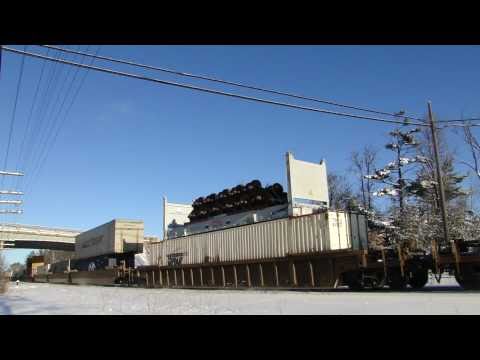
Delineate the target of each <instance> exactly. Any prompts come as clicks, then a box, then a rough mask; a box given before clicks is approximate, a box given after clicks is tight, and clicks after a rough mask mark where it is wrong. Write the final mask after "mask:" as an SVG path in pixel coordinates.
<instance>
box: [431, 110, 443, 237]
mask: <svg viewBox="0 0 480 360" xmlns="http://www.w3.org/2000/svg"><path fill="white" fill-rule="evenodd" d="M428 118H429V120H430V130H431V131H432V145H433V155H434V159H435V166H436V170H437V182H438V190H439V193H440V194H439V195H440V208H441V211H442V221H443V236H444V241H445V244H448V225H447V208H446V204H445V191H444V188H443V180H442V170H441V167H440V155H439V153H438V143H437V128H436V127H435V120H434V118H433V114H432V103H431V102H430V101H429V102H428Z"/></svg>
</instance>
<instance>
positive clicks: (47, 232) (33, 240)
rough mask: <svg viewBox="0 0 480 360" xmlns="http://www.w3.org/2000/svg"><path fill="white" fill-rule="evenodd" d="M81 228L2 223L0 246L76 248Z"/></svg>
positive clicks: (0, 226)
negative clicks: (71, 228)
mask: <svg viewBox="0 0 480 360" xmlns="http://www.w3.org/2000/svg"><path fill="white" fill-rule="evenodd" d="M80 233H81V231H79V230H70V229H57V228H50V227H44V226H34V225H20V224H3V225H0V248H3V249H49V250H63V251H74V250H75V236H77V235H78V234H80Z"/></svg>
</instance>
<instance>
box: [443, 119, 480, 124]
mask: <svg viewBox="0 0 480 360" xmlns="http://www.w3.org/2000/svg"><path fill="white" fill-rule="evenodd" d="M479 120H480V118H468V119H451V120H449V119H447V120H437V123H449V122H465V121H479Z"/></svg>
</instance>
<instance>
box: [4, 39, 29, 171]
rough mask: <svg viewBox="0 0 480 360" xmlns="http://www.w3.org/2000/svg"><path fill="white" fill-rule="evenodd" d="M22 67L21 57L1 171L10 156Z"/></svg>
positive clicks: (5, 166)
mask: <svg viewBox="0 0 480 360" xmlns="http://www.w3.org/2000/svg"><path fill="white" fill-rule="evenodd" d="M25 48H26V46H25ZM24 65H25V56H22V62H21V65H20V74H19V76H18V82H17V91H16V93H15V101H14V103H13V111H12V119H11V120H10V130H9V132H8V142H7V153H6V155H5V161H4V163H3V164H4V165H3V169H4V170H6V169H7V165H8V156H9V155H10V146H11V144H12V135H13V127H14V124H15V118H16V115H17V103H18V95H19V94H20V88H21V86H22V78H23V68H24Z"/></svg>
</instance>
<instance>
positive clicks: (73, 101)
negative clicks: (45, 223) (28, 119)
mask: <svg viewBox="0 0 480 360" xmlns="http://www.w3.org/2000/svg"><path fill="white" fill-rule="evenodd" d="M101 47H102V46H101V45H100V46H98V48H97V50H96V52H95V53H96V54H98V52H99V51H100V49H101ZM84 59H85V57H83V58H82V63H83V61H84ZM94 61H95V59H93V58H92V59H91V60H90V65H92V64H93V62H94ZM78 70H80V68H77V72H78ZM89 71H90V69H87V70H86V71H85V73H84V74H83V77H82V78H81V79H80V81H79V85H78V87H77V88H76V90H75V92H74V93H73V96H72V98H71V101H70V103H69V104H68V105H67V107H66V110H65V112H64V115H63V117H62V119H61V120H60V121H59V126H58V127H57V129H56V131H55V133H54V135H53V138H52V141H51V142H50V144H49V145H50V146H49V147H48V148H47V149H46V151H45V153H44V157H43V158H40V159H39V166H38V169H37V171H36V172H33V173H32V175H33V176H32V177H31V179H32V181H31V187H30V189H33V186H34V185H35V182H34V180H36V179H38V178H39V177H40V174H41V172H42V169H43V166H44V165H45V163H46V161H47V159H48V155H49V154H50V151H51V150H52V148H53V147H54V145H55V141H56V140H57V137H58V135H59V133H60V131H61V129H62V127H63V125H64V124H65V123H66V121H67V119H68V115H69V114H70V110H71V109H72V107H73V104H74V103H75V100H76V99H77V97H78V94H79V93H80V90H81V88H82V87H83V84H84V82H85V79H86V78H87V75H88V73H89ZM75 75H76V74H75ZM35 175H36V176H35ZM30 194H31V191H30Z"/></svg>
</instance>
